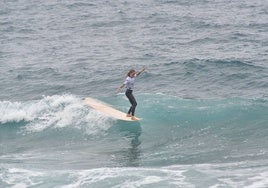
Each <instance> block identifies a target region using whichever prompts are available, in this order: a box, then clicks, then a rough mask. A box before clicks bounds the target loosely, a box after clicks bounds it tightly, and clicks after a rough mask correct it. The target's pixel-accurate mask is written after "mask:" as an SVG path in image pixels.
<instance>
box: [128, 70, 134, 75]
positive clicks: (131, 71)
mask: <svg viewBox="0 0 268 188" xmlns="http://www.w3.org/2000/svg"><path fill="white" fill-rule="evenodd" d="M133 72H135V70H134V69H131V70H130V71H129V72H128V73H127V76H130V74H132V73H133Z"/></svg>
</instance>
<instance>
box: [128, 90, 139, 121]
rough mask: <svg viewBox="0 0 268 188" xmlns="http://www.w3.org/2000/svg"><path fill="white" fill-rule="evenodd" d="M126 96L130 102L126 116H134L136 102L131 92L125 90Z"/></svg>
mask: <svg viewBox="0 0 268 188" xmlns="http://www.w3.org/2000/svg"><path fill="white" fill-rule="evenodd" d="M126 96H127V98H128V100H129V102H130V103H131V105H132V106H131V107H130V108H129V111H128V115H132V116H134V114H135V108H136V106H137V102H136V100H135V98H134V96H133V95H132V90H127V91H126Z"/></svg>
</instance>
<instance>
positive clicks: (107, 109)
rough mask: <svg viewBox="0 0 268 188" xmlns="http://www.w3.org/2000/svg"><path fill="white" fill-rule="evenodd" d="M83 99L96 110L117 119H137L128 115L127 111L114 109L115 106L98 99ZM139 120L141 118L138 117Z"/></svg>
mask: <svg viewBox="0 0 268 188" xmlns="http://www.w3.org/2000/svg"><path fill="white" fill-rule="evenodd" d="M83 101H84V102H85V103H86V104H87V105H88V106H90V107H92V108H94V109H95V110H97V111H99V112H102V113H104V114H106V115H108V116H110V117H113V118H115V119H119V120H123V121H137V120H132V119H131V117H127V116H126V113H124V112H121V111H119V110H116V109H114V108H113V107H111V106H109V105H108V104H105V103H104V102H101V101H98V100H96V99H93V98H89V97H88V98H84V99H83ZM137 119H138V120H139V118H137Z"/></svg>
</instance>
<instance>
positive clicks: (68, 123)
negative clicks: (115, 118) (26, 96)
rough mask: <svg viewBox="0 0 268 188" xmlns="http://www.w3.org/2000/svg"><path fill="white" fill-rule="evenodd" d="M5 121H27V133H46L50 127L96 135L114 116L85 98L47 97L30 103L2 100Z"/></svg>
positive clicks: (0, 107) (69, 96) (1, 118)
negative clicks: (98, 108) (87, 105)
mask: <svg viewBox="0 0 268 188" xmlns="http://www.w3.org/2000/svg"><path fill="white" fill-rule="evenodd" d="M0 113H1V114H2V115H1V117H0V122H1V124H12V125H14V123H15V124H16V123H20V122H26V125H25V126H24V129H25V130H26V131H27V132H42V131H44V130H46V129H48V128H64V127H69V128H77V129H85V131H86V132H87V133H88V134H96V133H97V132H98V131H101V130H106V129H108V128H109V127H110V125H111V121H112V120H111V119H109V118H108V117H106V116H103V115H101V114H100V113H98V112H96V111H94V110H91V109H89V108H87V107H86V106H85V105H84V104H83V102H82V100H81V99H79V98H77V97H75V96H72V95H54V96H45V97H44V98H43V99H41V100H35V101H26V102H10V101H1V102H0Z"/></svg>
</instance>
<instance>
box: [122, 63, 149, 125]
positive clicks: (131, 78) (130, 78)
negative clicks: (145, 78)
mask: <svg viewBox="0 0 268 188" xmlns="http://www.w3.org/2000/svg"><path fill="white" fill-rule="evenodd" d="M144 71H145V68H142V69H141V71H140V72H138V73H136V71H135V70H134V69H131V70H130V71H129V72H128V74H127V77H126V80H125V82H124V83H123V84H122V85H121V86H120V87H119V88H118V89H117V92H119V91H120V90H121V89H122V88H123V87H124V86H125V87H126V92H125V94H126V96H127V98H128V100H129V102H130V104H131V107H130V108H129V111H128V113H127V117H131V119H132V120H137V118H136V117H135V109H136V106H137V102H136V99H135V97H134V96H133V94H132V92H133V89H134V82H135V77H136V76H139V75H140V74H141V73H143V72H144Z"/></svg>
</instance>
